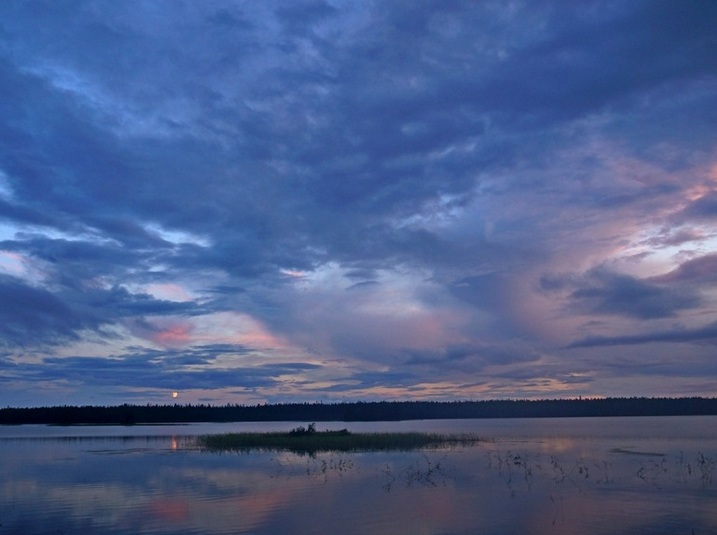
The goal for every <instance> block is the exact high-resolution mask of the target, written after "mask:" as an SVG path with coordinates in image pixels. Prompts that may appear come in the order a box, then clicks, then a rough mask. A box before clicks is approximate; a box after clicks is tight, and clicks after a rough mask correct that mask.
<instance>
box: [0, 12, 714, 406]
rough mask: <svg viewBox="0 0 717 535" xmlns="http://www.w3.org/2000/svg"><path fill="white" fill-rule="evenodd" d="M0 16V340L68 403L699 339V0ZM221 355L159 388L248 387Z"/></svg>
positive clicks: (274, 386)
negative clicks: (154, 355) (41, 369)
mask: <svg viewBox="0 0 717 535" xmlns="http://www.w3.org/2000/svg"><path fill="white" fill-rule="evenodd" d="M170 4H171V8H170ZM0 18H1V19H2V20H3V21H4V23H3V26H2V30H1V31H0V91H1V92H2V94H3V96H4V98H3V101H2V103H0V276H2V279H0V291H1V292H2V295H3V300H2V304H3V311H2V312H0V319H3V325H2V326H0V338H2V341H1V342H0V343H1V344H2V345H3V347H6V348H8V351H10V355H9V356H8V358H9V359H12V360H11V361H12V362H16V363H18V365H20V364H22V363H23V362H24V360H25V359H28V358H30V357H27V356H26V355H30V354H33V355H34V354H35V353H34V352H37V351H39V352H41V353H42V354H45V355H46V356H48V357H56V358H57V360H53V361H51V362H50V361H48V362H49V364H48V368H47V370H48V371H47V374H46V375H43V380H45V379H46V380H47V381H48V382H52V370H57V372H58V374H60V375H58V379H57V380H58V381H68V380H69V377H70V376H71V370H72V368H73V367H74V366H76V367H77V369H78V371H80V370H85V368H83V365H85V366H87V369H86V370H85V371H87V374H86V375H83V377H85V379H83V380H81V381H78V383H77V385H78V386H75V387H73V388H74V389H75V393H77V395H78V396H79V397H81V396H82V392H83V391H85V389H86V390H87V391H91V386H89V382H91V380H94V379H93V378H94V377H95V376H97V377H99V376H101V375H102V374H113V373H115V372H116V374H117V377H120V378H121V379H118V380H117V381H115V382H114V383H113V384H114V385H115V386H117V388H121V382H122V381H126V382H127V384H128V385H131V387H132V388H133V389H134V388H139V387H140V385H141V384H142V380H141V379H134V378H130V375H131V374H130V373H127V374H124V373H121V372H120V370H122V369H125V368H126V369H127V370H135V371H136V369H137V367H138V366H139V367H141V366H146V367H148V369H149V370H152V369H153V368H152V367H151V366H150V364H151V362H150V364H148V363H147V362H144V361H143V360H142V359H141V358H139V357H137V358H135V356H136V355H135V354H136V353H137V354H144V353H143V351H146V352H147V353H146V354H149V352H151V351H159V352H164V353H162V354H163V355H164V354H166V355H169V354H172V355H175V358H179V357H178V356H177V355H178V353H179V351H180V350H181V351H186V352H187V355H190V356H191V355H194V357H196V358H197V359H200V357H199V356H197V355H199V354H200V352H201V351H204V353H202V355H205V354H208V353H207V352H210V350H209V349H207V348H210V347H219V346H220V345H222V344H228V345H229V346H232V347H235V346H242V347H244V348H247V349H246V350H247V351H249V352H250V354H251V359H255V360H251V359H250V360H251V362H250V363H246V366H238V367H239V368H241V369H242V373H244V374H246V375H247V377H249V378H250V379H248V382H249V383H250V384H252V385H253V386H252V388H255V393H252V395H253V396H256V397H252V398H251V399H252V401H255V400H262V399H269V397H271V398H272V399H276V398H277V397H280V396H281V395H284V396H286V398H288V399H294V398H296V397H298V398H302V399H304V398H307V399H313V398H312V396H314V395H315V393H316V392H318V391H321V392H325V393H326V395H327V396H331V395H336V396H351V395H354V396H356V397H361V396H364V395H366V396H379V395H381V394H385V395H389V394H390V395H394V396H403V395H407V396H410V395H415V396H420V395H426V396H435V395H443V396H449V395H453V396H456V397H461V395H464V393H466V394H465V395H468V394H467V393H470V394H472V395H481V396H490V395H491V390H490V389H491V388H494V390H493V392H494V393H499V394H500V395H511V394H514V395H515V396H516V397H517V396H518V395H519V394H520V393H521V392H524V393H529V394H530V395H539V392H541V391H549V388H555V389H557V390H559V391H561V392H562V391H563V390H562V388H563V387H565V388H576V389H577V388H578V386H575V385H577V384H580V385H582V387H585V388H588V386H587V384H588V382H589V383H590V385H589V388H594V389H596V390H597V389H599V388H604V387H606V384H607V382H609V381H610V380H611V378H610V377H609V376H608V375H600V374H596V375H590V377H591V380H590V381H587V380H586V381H584V382H580V381H578V382H575V381H574V380H572V379H570V378H571V377H572V378H574V377H578V376H576V375H571V373H573V372H575V373H588V372H590V369H589V368H590V363H589V362H587V361H586V360H584V359H585V357H584V354H585V352H584V351H577V350H575V351H569V350H566V349H565V348H564V346H565V345H566V344H567V343H568V342H567V341H569V340H586V339H588V338H591V337H592V338H594V337H595V336H598V335H599V336H604V337H606V339H608V338H609V339H612V338H615V337H619V336H622V334H621V333H624V332H652V333H659V332H663V331H664V329H665V326H664V321H665V320H670V321H674V322H675V323H679V324H684V325H690V326H694V325H695V322H696V321H697V319H696V318H700V320H699V321H704V322H710V321H712V319H713V316H714V306H713V304H714V303H713V294H712V293H711V289H710V283H711V282H713V276H712V274H711V273H712V271H713V268H714V266H713V264H714V262H713V259H712V256H713V255H712V253H711V252H710V247H711V246H712V240H713V238H714V230H713V229H712V228H711V226H710V225H711V222H712V221H713V219H714V217H713V216H714V212H715V210H714V206H713V205H714V204H715V203H714V189H715V187H714V178H715V176H714V169H715V162H717V157H716V156H715V154H716V153H715V149H716V147H715V143H714V139H715V137H714V114H713V113H712V112H711V111H710V110H714V109H717V93H716V92H715V89H714V87H715V86H714V81H715V77H716V76H717V73H716V72H715V69H714V59H713V58H714V57H716V56H717V44H716V43H715V41H714V37H713V33H714V31H713V28H714V26H715V22H716V21H717V9H716V8H715V7H713V6H712V5H706V4H705V3H704V2H696V1H695V2H693V1H687V2H680V3H679V5H678V4H677V3H674V4H673V3H669V2H667V3H665V2H657V3H656V2H636V3H631V4H629V5H623V4H619V3H615V4H607V3H593V2H591V3H587V4H575V5H569V6H568V5H565V4H563V3H560V2H550V1H549V2H521V1H519V2H512V3H501V2H481V3H465V2H440V3H436V2H403V1H396V2H358V3H354V2H338V3H337V2H326V1H321V0H319V1H317V0H307V1H303V0H297V1H296V2H292V3H291V4H290V5H288V4H282V3H280V2H272V1H269V2H262V3H253V2H239V3H237V2H234V1H226V2H225V1H223V0H218V1H216V2H209V3H207V2H195V3H185V4H175V3H172V2H169V3H167V2H164V1H163V0H161V1H159V2H158V3H149V4H148V3H145V2H140V1H134V0H128V2H119V3H111V2H105V3H100V4H97V3H95V2H85V1H82V0H79V1H77V2H76V3H74V4H73V9H71V10H67V8H66V6H65V7H63V6H60V5H58V4H56V3H53V2H21V3H17V2H15V3H4V4H2V5H0ZM688 330H689V329H688ZM666 342H667V340H666ZM50 346H51V347H50ZM137 346H141V347H142V348H144V349H143V350H141V351H140V350H137V351H135V350H130V349H128V347H137ZM201 348H204V349H201ZM210 353H211V352H210ZM238 354H239V353H237V355H238ZM80 355H81V356H82V357H83V358H85V357H86V358H91V357H93V358H96V359H98V360H96V361H91V360H88V361H82V360H79V356H80ZM219 355H220V353H217V356H216V358H214V357H212V359H209V360H207V361H206V362H205V364H201V365H198V366H199V367H200V368H201V369H197V370H191V373H192V374H195V375H190V370H183V371H182V374H186V378H187V381H188V380H189V378H190V377H195V378H197V384H201V385H203V387H202V388H205V389H206V390H207V391H209V390H216V391H217V392H221V396H229V395H230V394H228V393H227V392H228V390H222V384H225V385H227V388H229V387H231V388H233V389H234V390H232V392H242V390H241V388H240V387H236V388H235V384H236V383H235V382H234V380H233V378H232V375H231V373H230V372H228V371H227V370H226V369H224V368H222V366H223V365H224V364H225V362H224V361H223V360H222V359H228V358H229V357H228V356H227V355H228V354H227V353H221V356H219ZM241 355H242V358H245V357H247V354H246V353H241ZM68 356H77V357H78V360H67V361H61V359H63V358H67V357H68ZM105 357H107V358H111V359H112V360H111V362H108V363H107V368H102V359H103V358H105ZM194 357H191V358H194ZM33 358H37V357H33ZM188 358H189V357H188ZM201 358H204V357H201ZM236 358H239V357H238V356H237V357H236ZM261 358H263V359H265V361H262V360H261ZM256 359H259V360H256ZM63 362H64V364H63ZM198 362H199V361H198ZM286 362H293V363H294V364H297V365H296V366H293V367H289V368H287V369H286V370H283V371H282V373H283V374H284V375H286V376H291V375H294V376H295V377H294V379H295V381H294V382H293V383H291V384H289V383H290V381H289V379H287V378H286V377H285V378H284V379H285V380H286V382H285V383H282V384H283V387H285V390H281V388H282V387H281V386H280V383H281V381H279V380H278V379H276V377H275V376H274V375H270V374H269V372H268V371H267V370H269V369H271V368H270V367H269V365H273V364H276V365H283V364H284V363H286ZM298 364H305V365H307V367H306V368H302V367H301V366H298ZM92 366H95V371H94V372H92V373H94V374H95V375H92V374H91V373H90V372H89V371H88V370H92ZM521 366H523V368H522V370H520V371H519V370H518V368H520V367H521ZM254 368H255V369H256V370H257V371H256V376H253V375H252V372H251V370H252V369H254ZM586 370H587V371H586ZM155 371H156V370H155ZM83 373H84V372H83ZM148 373H149V372H148ZM152 373H154V372H152ZM158 373H159V372H158ZM521 373H522V374H523V375H521ZM203 374H206V375H203ZM471 374H472V375H473V376H474V377H472V378H471ZM139 375H141V374H139ZM60 376H61V379H60ZM183 376H184V375H183ZM202 376H205V377H206V378H207V379H206V380H203V379H201V377H202ZM78 377H79V376H78ZM148 377H151V378H156V379H157V380H158V381H159V380H160V377H159V376H156V375H152V374H151V373H150V374H149V376H148ZM251 377H256V381H255V382H254V383H252V379H251ZM580 377H583V376H580ZM382 378H383V379H382ZM161 379H162V380H164V375H162V376H161ZM284 379H282V380H284ZM98 380H99V379H98ZM107 380H108V381H109V380H110V379H107ZM83 381H86V382H83ZM150 382H151V381H150V380H149V379H148V380H147V381H146V384H147V385H149V383H150ZM53 384H56V385H60V384H65V383H61V382H58V383H53ZM163 384H164V383H163ZM431 384H433V385H434V386H431ZM566 385H567V386H566ZM58 388H59V387H58ZM63 388H64V387H63ZM128 388H129V386H128ZM148 388H149V387H148ZM511 388H513V390H512V391H511ZM664 388H665V389H669V386H665V387H664ZM541 389H543V390H541ZM546 389H548V390H546ZM439 393H440V394H439ZM133 395H140V394H137V392H136V391H134V390H133ZM219 395H220V394H216V396H219ZM237 395H239V394H237ZM197 396H198V397H197V399H198V398H199V396H200V394H199V393H198V394H197ZM216 396H215V394H214V393H212V392H207V393H206V397H209V398H212V399H216ZM262 396H264V397H262Z"/></svg>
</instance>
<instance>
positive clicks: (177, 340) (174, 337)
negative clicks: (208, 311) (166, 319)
mask: <svg viewBox="0 0 717 535" xmlns="http://www.w3.org/2000/svg"><path fill="white" fill-rule="evenodd" d="M191 331H192V326H191V325H190V324H189V323H175V324H173V325H169V326H167V327H164V328H161V329H160V330H158V331H156V332H153V333H151V334H150V336H149V338H150V340H152V342H154V343H155V344H158V345H161V346H164V347H182V346H186V345H188V344H189V343H190V342H191V341H192V338H191Z"/></svg>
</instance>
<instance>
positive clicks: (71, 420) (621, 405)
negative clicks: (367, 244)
mask: <svg viewBox="0 0 717 535" xmlns="http://www.w3.org/2000/svg"><path fill="white" fill-rule="evenodd" d="M715 414H717V398H703V397H688V398H644V397H631V398H601V399H546V400H535V401H532V400H490V401H453V402H441V401H376V402H352V403H282V404H264V405H251V406H247V405H223V406H214V405H179V404H174V405H128V404H124V405H117V406H54V407H34V408H12V407H7V408H4V409H0V424H4V425H7V424H56V425H73V424H114V425H134V424H162V423H190V422H262V421H263V422H271V421H303V422H310V421H313V422H326V421H344V422H350V421H397V420H429V419H458V418H549V417H595V416H688V415H715Z"/></svg>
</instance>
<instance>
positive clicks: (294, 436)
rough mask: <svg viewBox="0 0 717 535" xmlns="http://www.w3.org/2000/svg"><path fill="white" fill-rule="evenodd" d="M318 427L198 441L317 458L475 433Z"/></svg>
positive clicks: (217, 447)
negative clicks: (378, 430)
mask: <svg viewBox="0 0 717 535" xmlns="http://www.w3.org/2000/svg"><path fill="white" fill-rule="evenodd" d="M313 425H314V424H311V425H310V426H309V427H308V429H305V428H303V427H300V428H296V429H293V430H291V431H288V432H268V433H224V434H218V435H204V436H200V437H198V438H197V445H198V446H199V448H200V449H203V450H207V451H215V452H227V451H237V452H241V451H251V450H273V451H291V452H294V453H300V454H310V455H313V454H315V453H319V452H330V451H331V452H368V451H411V450H419V449H438V448H442V447H450V446H468V445H473V444H475V443H476V442H479V441H480V440H481V439H479V437H478V436H476V435H474V434H438V433H415V432H407V433H351V432H349V431H348V430H346V429H341V430H334V431H332V430H326V431H316V429H315V427H313Z"/></svg>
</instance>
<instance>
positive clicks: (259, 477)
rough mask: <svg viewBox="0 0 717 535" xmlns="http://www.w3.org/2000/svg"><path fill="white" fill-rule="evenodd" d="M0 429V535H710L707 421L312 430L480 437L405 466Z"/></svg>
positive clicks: (256, 426)
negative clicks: (472, 442)
mask: <svg viewBox="0 0 717 535" xmlns="http://www.w3.org/2000/svg"><path fill="white" fill-rule="evenodd" d="M306 423H310V422H295V423H294V422H291V423H287V422H284V423H281V422H272V423H231V424H189V425H163V426H134V427H120V426H76V427H53V426H1V427H0V467H1V470H0V478H1V479H0V535H9V534H13V535H14V534H18V535H19V534H22V535H33V534H38V535H39V534H48V535H49V534H65V535H72V534H83V535H90V534H104V533H112V534H133V535H137V534H193V533H196V534H200V533H201V534H229V533H231V534H238V533H247V534H257V535H261V534H267V535H268V534H276V535H279V534H281V535H285V534H304V533H307V534H309V533H315V534H332V533H341V534H342V535H352V534H368V533H370V534H374V535H376V534H379V535H381V534H391V535H400V534H411V535H415V534H477V533H480V534H504V533H531V534H533V533H534V534H554V535H559V534H568V533H570V534H575V533H580V534H583V535H586V534H605V533H610V534H628V533H629V534H639V533H645V534H651V535H653V534H661V533H664V534H670V535H675V534H680V533H684V534H687V535H692V534H695V535H700V534H717V417H714V416H699V417H644V418H642V417H630V418H583V419H580V418H564V419H557V418H546V419H510V420H424V421H403V422H363V423H356V422H350V423H344V422H334V423H324V422H319V423H317V425H316V427H317V429H318V430H323V429H342V428H348V429H349V430H350V431H354V432H358V431H428V432H442V433H477V434H478V435H479V436H481V437H484V440H482V441H480V442H478V443H477V444H474V445H464V446H459V447H444V448H441V449H429V450H421V451H410V452H363V453H350V454H347V453H319V454H316V455H315V456H313V457H311V456H306V455H304V456H302V455H298V454H293V453H289V452H270V451H256V452H255V451H252V452H249V453H210V452H206V451H200V450H198V449H197V448H195V447H194V446H193V443H192V437H193V436H197V435H202V434H209V433H223V432H236V431H272V430H289V429H291V428H293V427H296V426H297V425H300V424H304V425H305V424H306Z"/></svg>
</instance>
